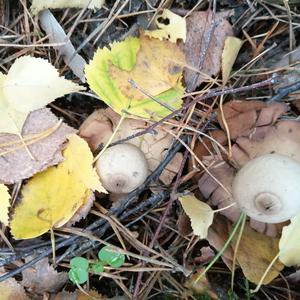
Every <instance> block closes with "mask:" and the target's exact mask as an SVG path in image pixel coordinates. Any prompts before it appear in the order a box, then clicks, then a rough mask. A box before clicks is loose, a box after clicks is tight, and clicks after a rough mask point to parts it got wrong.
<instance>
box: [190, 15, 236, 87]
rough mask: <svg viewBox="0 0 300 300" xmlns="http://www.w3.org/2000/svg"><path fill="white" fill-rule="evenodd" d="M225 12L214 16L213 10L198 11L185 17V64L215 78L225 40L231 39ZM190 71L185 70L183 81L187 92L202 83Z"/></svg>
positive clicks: (230, 30) (219, 66)
mask: <svg viewBox="0 0 300 300" xmlns="http://www.w3.org/2000/svg"><path fill="white" fill-rule="evenodd" d="M228 16H229V13H228V12H225V13H224V12H220V13H217V14H215V15H214V14H213V12H212V11H210V10H207V11H197V12H193V13H191V15H190V16H189V17H188V18H187V38H186V43H185V46H184V50H185V53H186V60H187V65H188V66H190V67H192V68H194V69H196V70H199V71H201V72H202V73H205V74H207V75H208V76H212V75H217V74H218V73H219V71H220V69H221V58H222V52H223V48H224V44H225V40H226V37H228V36H232V35H233V31H232V27H231V25H230V23H229V22H228V21H227V20H226V18H227V17H228ZM204 79H205V78H203V76H201V75H200V76H199V77H198V74H197V73H196V72H195V71H194V70H191V69H190V68H186V70H185V82H186V86H187V90H188V91H189V92H191V91H194V90H195V88H196V87H197V86H198V85H199V84H200V83H201V82H203V81H204Z"/></svg>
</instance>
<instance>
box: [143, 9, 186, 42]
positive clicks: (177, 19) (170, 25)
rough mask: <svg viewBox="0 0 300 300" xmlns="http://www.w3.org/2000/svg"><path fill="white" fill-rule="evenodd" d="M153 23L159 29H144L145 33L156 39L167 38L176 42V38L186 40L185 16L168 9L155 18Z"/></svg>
mask: <svg viewBox="0 0 300 300" xmlns="http://www.w3.org/2000/svg"><path fill="white" fill-rule="evenodd" d="M155 24H156V26H157V27H158V28H159V29H156V30H146V31H145V35H147V36H149V37H152V38H156V39H160V40H163V39H167V40H169V41H170V42H172V43H176V42H177V40H178V39H182V40H183V41H184V42H185V40H186V21H185V18H183V17H181V16H178V15H176V14H175V13H173V12H171V11H170V10H168V9H164V10H163V11H162V13H160V14H158V15H157V17H156V18H155Z"/></svg>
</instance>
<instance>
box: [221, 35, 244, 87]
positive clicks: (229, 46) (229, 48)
mask: <svg viewBox="0 0 300 300" xmlns="http://www.w3.org/2000/svg"><path fill="white" fill-rule="evenodd" d="M242 44H243V42H242V41H241V40H240V39H238V38H236V37H233V36H229V37H227V38H226V40H225V45H224V49H223V52H222V80H223V85H225V84H226V83H227V81H228V79H229V75H230V72H231V70H232V67H233V64H234V62H235V60H236V58H237V55H238V53H239V51H240V49H241V47H242Z"/></svg>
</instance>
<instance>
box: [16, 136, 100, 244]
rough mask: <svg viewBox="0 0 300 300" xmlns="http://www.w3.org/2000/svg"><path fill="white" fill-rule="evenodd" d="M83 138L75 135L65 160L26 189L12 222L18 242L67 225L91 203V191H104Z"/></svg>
mask: <svg viewBox="0 0 300 300" xmlns="http://www.w3.org/2000/svg"><path fill="white" fill-rule="evenodd" d="M79 139H80V138H79V137H75V136H74V135H71V136H70V137H69V141H70V143H69V144H68V146H67V148H66V149H65V151H64V153H63V155H64V158H65V160H64V161H63V162H62V163H60V164H59V165H58V166H57V167H51V168H48V169H47V170H46V171H44V172H41V173H38V174H36V175H35V176H34V177H33V178H32V179H30V180H29V181H28V183H27V184H26V185H24V186H23V188H22V190H21V194H22V201H21V203H20V204H19V205H18V206H17V207H16V209H15V212H14V214H13V216H12V219H11V221H10V227H11V232H12V234H13V236H14V238H15V239H28V238H33V237H37V236H40V235H42V234H43V233H45V232H47V231H48V230H49V229H51V228H53V227H55V228H57V227H61V226H63V225H64V224H66V223H67V222H68V221H69V220H70V219H71V218H72V216H73V215H74V214H75V213H76V211H77V210H78V208H80V207H81V206H82V205H83V204H85V203H86V202H87V201H88V197H89V195H90V194H89V193H88V190H90V189H96V188H97V189H101V190H103V191H104V189H103V188H102V187H100V182H99V183H98V184H96V182H95V177H96V176H97V175H96V173H95V169H94V168H93V166H92V159H91V152H90V149H89V147H88V145H87V144H86V143H85V142H84V141H83V140H82V141H81V140H80V141H79ZM84 143H85V144H84Z"/></svg>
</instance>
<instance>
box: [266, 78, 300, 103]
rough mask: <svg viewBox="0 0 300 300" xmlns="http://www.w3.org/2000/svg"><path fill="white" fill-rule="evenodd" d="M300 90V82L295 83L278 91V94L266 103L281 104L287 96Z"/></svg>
mask: <svg viewBox="0 0 300 300" xmlns="http://www.w3.org/2000/svg"><path fill="white" fill-rule="evenodd" d="M298 90H300V81H297V82H295V83H293V84H292V85H290V86H287V87H284V88H281V89H279V90H278V93H277V94H276V95H275V96H273V97H272V98H271V99H269V100H267V101H266V103H272V102H279V101H281V99H282V98H284V97H285V96H287V95H288V94H290V93H293V92H295V91H298Z"/></svg>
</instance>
